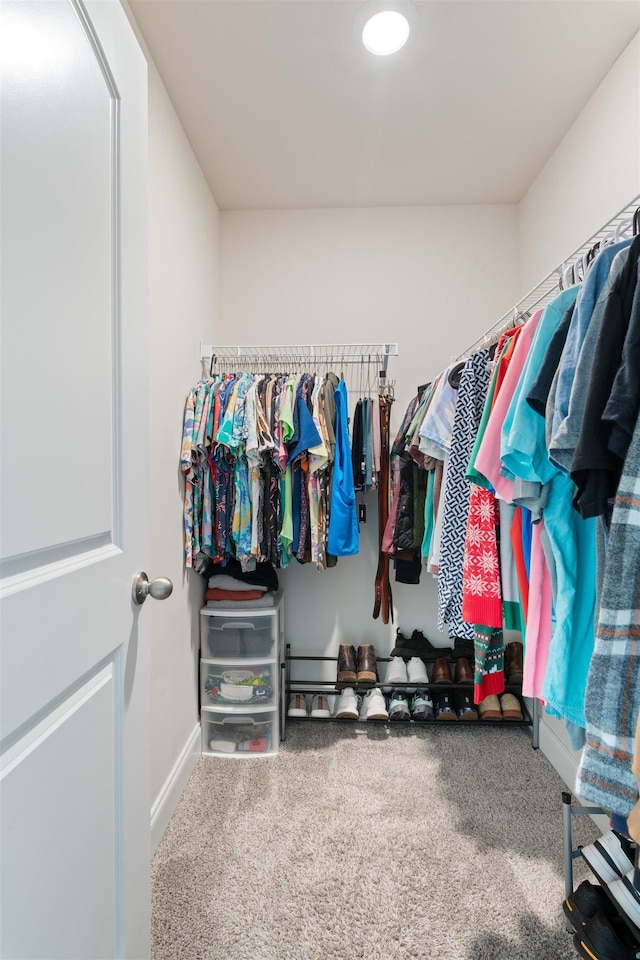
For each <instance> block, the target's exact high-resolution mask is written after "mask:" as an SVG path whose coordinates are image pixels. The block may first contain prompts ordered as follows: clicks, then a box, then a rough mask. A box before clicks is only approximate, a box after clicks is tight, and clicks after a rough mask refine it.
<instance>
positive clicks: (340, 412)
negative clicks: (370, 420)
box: [327, 380, 360, 557]
mask: <svg viewBox="0 0 640 960" xmlns="http://www.w3.org/2000/svg"><path fill="white" fill-rule="evenodd" d="M335 405H336V424H335V431H336V458H335V463H334V466H333V481H332V483H331V508H330V515H329V540H328V544H327V549H328V551H329V553H331V554H333V556H334V557H347V556H351V555H353V554H355V553H358V551H359V549H360V546H359V542H358V517H357V512H356V495H355V490H354V487H353V470H352V466H351V450H350V447H349V425H348V409H349V400H348V396H347V388H346V386H345V384H344V381H342V380H341V381H340V382H339V384H338V386H337V387H336V391H335Z"/></svg>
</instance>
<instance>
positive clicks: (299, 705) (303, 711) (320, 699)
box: [287, 693, 331, 719]
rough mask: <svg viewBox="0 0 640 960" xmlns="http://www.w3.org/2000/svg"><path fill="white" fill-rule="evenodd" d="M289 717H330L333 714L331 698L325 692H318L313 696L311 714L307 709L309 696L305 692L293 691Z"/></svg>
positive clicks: (288, 712)
mask: <svg viewBox="0 0 640 960" xmlns="http://www.w3.org/2000/svg"><path fill="white" fill-rule="evenodd" d="M287 716H288V717H308V716H312V717H318V718H322V719H328V718H329V717H330V716H331V708H330V707H329V700H328V698H327V697H326V696H325V695H324V693H316V694H315V695H314V696H313V697H312V698H311V714H309V713H308V710H307V698H306V697H305V695H304V694H303V693H292V694H291V698H290V700H289V709H288V710H287Z"/></svg>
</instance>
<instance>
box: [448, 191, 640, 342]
mask: <svg viewBox="0 0 640 960" xmlns="http://www.w3.org/2000/svg"><path fill="white" fill-rule="evenodd" d="M639 208H640V194H638V195H637V196H635V197H634V198H633V199H632V200H630V201H629V203H627V204H625V206H624V207H622V209H621V210H619V211H618V212H617V213H616V214H615V215H614V216H613V217H611V219H610V220H608V221H607V222H606V223H605V224H604V225H603V226H602V227H600V229H599V230H597V231H596V233H594V234H593V235H592V236H591V237H589V239H588V240H585V241H584V243H582V244H581V245H580V246H579V247H576V249H575V250H574V251H573V253H570V254H569V256H568V257H565V259H564V260H563V261H562V262H561V263H560V264H559V265H558V266H557V267H555V269H553V270H552V271H551V272H550V273H548V274H547V276H546V277H544V279H543V280H540V282H539V283H537V284H536V285H535V287H533V288H532V289H531V290H529V292H528V293H527V294H525V296H524V297H522V298H521V299H520V300H518V302H517V303H516V304H514V306H513V307H511V309H510V310H508V311H507V313H505V314H503V316H502V317H500V319H499V320H497V321H496V322H495V323H494V324H493V325H492V326H491V327H489V329H488V330H486V331H485V332H484V333H483V334H482V336H481V337H478V339H477V340H474V342H473V343H472V344H471V345H470V346H468V347H467V348H466V350H464V351H463V352H462V353H461V354H460V355H459V356H458V357H456V360H463V359H465V357H468V356H469V355H470V354H471V353H473V351H474V350H475V349H476V348H479V347H482V346H483V345H485V344H487V343H489V342H491V341H492V340H494V339H496V338H497V336H498V335H499V334H500V333H502V332H503V330H506V329H508V328H509V327H510V326H512V325H514V324H515V323H517V322H518V320H519V319H520V318H522V317H523V316H524V315H525V314H527V313H529V312H530V311H531V310H534V309H535V308H536V307H540V306H543V305H546V303H547V302H548V301H550V300H552V299H553V297H554V296H555V295H556V294H557V293H558V292H559V291H560V290H562V289H563V288H564V287H565V286H570V285H571V283H572V282H577V280H580V279H584V277H585V275H586V273H587V270H588V268H589V264H590V262H591V257H590V254H591V251H592V250H593V248H594V247H596V245H597V246H598V247H600V248H601V247H602V246H604V245H606V244H608V243H616V242H617V241H618V240H623V239H624V238H626V237H628V236H629V235H630V234H631V233H632V232H633V230H634V227H635V228H636V229H637V227H638V218H639V215H638V210H639ZM579 271H581V273H582V275H581V276H580V275H579ZM576 273H578V276H576Z"/></svg>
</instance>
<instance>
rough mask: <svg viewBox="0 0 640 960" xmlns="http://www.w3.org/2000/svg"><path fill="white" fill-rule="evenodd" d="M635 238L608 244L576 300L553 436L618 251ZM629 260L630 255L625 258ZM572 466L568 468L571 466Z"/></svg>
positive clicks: (561, 366)
mask: <svg viewBox="0 0 640 960" xmlns="http://www.w3.org/2000/svg"><path fill="white" fill-rule="evenodd" d="M630 245H631V240H622V241H620V243H614V244H611V245H610V246H606V247H605V248H604V249H603V250H601V251H600V253H599V254H598V256H597V257H596V258H595V260H594V261H593V263H592V264H591V267H590V268H589V271H588V273H587V275H586V277H585V278H584V281H583V283H582V288H581V290H580V295H579V297H578V299H577V301H576V308H575V311H574V314H573V317H572V318H571V325H570V327H569V332H568V334H567V341H566V344H565V348H564V350H563V352H562V357H561V360H560V363H559V365H558V385H557V388H556V405H555V410H554V415H553V431H552V432H553V436H555V435H556V434H557V433H558V431H559V430H560V425H561V424H562V423H563V421H564V420H565V419H566V417H567V416H568V415H569V401H570V397H571V393H572V390H573V383H574V379H575V375H576V368H577V366H578V359H579V357H580V353H581V351H582V346H583V343H584V340H585V336H586V333H587V330H588V328H589V326H590V324H591V319H592V317H593V313H594V310H595V309H596V304H597V303H598V300H599V298H600V295H601V293H602V291H603V290H604V287H605V286H606V285H607V284H608V282H609V275H610V273H611V268H612V265H613V262H614V260H615V259H617V255H618V253H620V252H621V251H623V250H628V248H629V246H630ZM626 259H627V254H625V256H624V260H626ZM567 469H568V468H567Z"/></svg>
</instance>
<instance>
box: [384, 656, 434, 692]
mask: <svg viewBox="0 0 640 960" xmlns="http://www.w3.org/2000/svg"><path fill="white" fill-rule="evenodd" d="M405 683H407V684H409V683H415V684H424V683H429V674H428V673H427V668H426V667H425V665H424V661H423V660H422V659H421V658H420V657H411V659H410V660H409V663H405V662H404V660H403V659H402V657H391V660H390V661H389V663H388V665H387V672H386V673H385V677H384V686H383V688H382V689H383V690H384V692H385V693H391V691H392V690H393V688H394V687H395V686H396V685H397V684H405ZM416 689H417V688H416V687H414V688H413V690H412V689H411V688H410V687H407V689H406V692H407V693H414V692H415V690H416Z"/></svg>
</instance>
